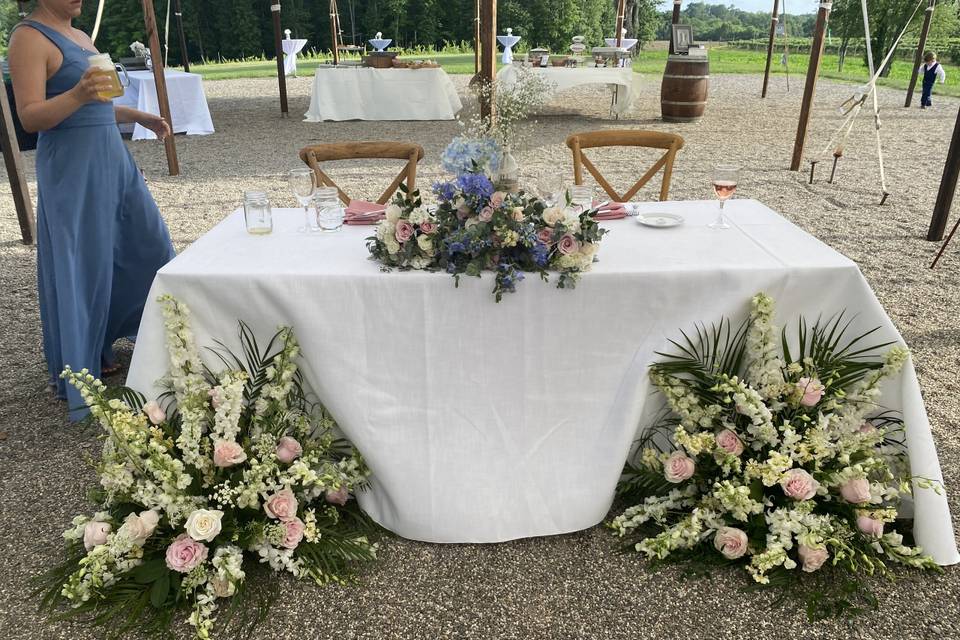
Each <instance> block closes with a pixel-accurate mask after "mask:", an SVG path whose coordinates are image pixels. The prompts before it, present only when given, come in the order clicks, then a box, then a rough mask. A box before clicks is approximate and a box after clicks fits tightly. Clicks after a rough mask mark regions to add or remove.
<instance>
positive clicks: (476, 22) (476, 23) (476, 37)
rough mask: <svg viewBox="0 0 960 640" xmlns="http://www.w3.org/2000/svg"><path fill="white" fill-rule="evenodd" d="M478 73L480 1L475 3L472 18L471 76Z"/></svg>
mask: <svg viewBox="0 0 960 640" xmlns="http://www.w3.org/2000/svg"><path fill="white" fill-rule="evenodd" d="M479 73H480V0H477V2H476V13H475V15H474V16H473V75H475V76H476V75H478V74H479Z"/></svg>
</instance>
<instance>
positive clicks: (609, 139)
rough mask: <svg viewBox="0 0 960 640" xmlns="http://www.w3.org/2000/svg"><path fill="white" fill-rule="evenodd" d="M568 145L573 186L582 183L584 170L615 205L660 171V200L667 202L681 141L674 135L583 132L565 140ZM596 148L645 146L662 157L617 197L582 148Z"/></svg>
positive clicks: (630, 196)
mask: <svg viewBox="0 0 960 640" xmlns="http://www.w3.org/2000/svg"><path fill="white" fill-rule="evenodd" d="M567 146H568V147H570V150H571V151H572V152H573V180H574V183H575V184H578V185H581V184H583V169H584V167H586V169H587V171H589V172H590V174H591V175H592V176H593V177H594V178H595V179H596V181H597V183H598V184H599V185H600V186H601V187H602V188H603V190H604V191H606V192H607V195H608V196H610V198H611V199H612V200H614V201H615V202H627V201H629V200H630V199H631V198H632V197H633V196H635V195H637V192H638V191H640V189H642V188H643V186H644V185H645V184H647V183H648V182H650V179H651V178H652V177H653V176H655V175H656V174H657V172H658V171H660V169H663V180H662V182H661V183H660V199H661V200H666V199H667V195H668V194H669V193H670V178H671V176H672V175H673V161H674V159H676V157H677V151H679V150H680V149H682V148H683V138H681V137H680V136H678V135H676V134H673V133H661V132H659V131H641V130H638V129H632V130H631V129H612V130H606V131H585V132H583V133H575V134H573V135H572V136H570V137H569V138H567ZM597 147H646V148H651V149H664V150H665V153H664V154H663V156H662V157H661V158H660V159H659V160H657V161H656V162H655V163H653V166H652V167H650V169H649V170H648V171H647V172H646V173H645V174H643V176H641V177H640V179H639V180H637V182H636V183H635V184H634V185H633V186H632V187H630V189H629V190H628V191H627V192H626V193H624V194H623V195H620V194H619V193H617V190H616V189H614V188H613V187H612V186H611V185H610V183H609V182H608V181H607V179H606V178H604V177H603V175H601V173H600V171H599V170H598V169H597V167H596V165H594V164H593V163H592V162H590V159H589V158H587V157H586V156H585V155H583V150H584V149H595V148H597Z"/></svg>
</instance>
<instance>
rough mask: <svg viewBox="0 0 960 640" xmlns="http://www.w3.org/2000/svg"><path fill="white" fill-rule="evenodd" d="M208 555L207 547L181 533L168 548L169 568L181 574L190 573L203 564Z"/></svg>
mask: <svg viewBox="0 0 960 640" xmlns="http://www.w3.org/2000/svg"><path fill="white" fill-rule="evenodd" d="M207 553H208V549H207V545H205V544H203V543H201V542H197V541H196V540H194V539H193V538H191V537H190V536H188V535H187V534H185V533H181V534H180V535H179V536H177V539H176V540H174V541H173V542H171V543H170V546H169V547H167V567H168V568H170V569H171V570H173V571H178V572H180V573H190V572H191V571H193V570H194V569H196V568H197V567H198V566H200V565H201V564H203V562H204V561H205V560H206V559H207Z"/></svg>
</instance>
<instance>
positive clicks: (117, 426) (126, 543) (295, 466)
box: [40, 296, 376, 638]
mask: <svg viewBox="0 0 960 640" xmlns="http://www.w3.org/2000/svg"><path fill="white" fill-rule="evenodd" d="M161 302H162V304H163V308H164V318H165V327H166V338H167V344H168V350H169V356H170V373H169V377H168V378H167V380H166V382H168V383H169V387H170V390H169V392H168V393H166V394H164V395H163V396H162V397H161V398H160V399H159V400H153V401H150V402H145V399H144V398H143V396H141V395H140V394H138V393H136V392H134V391H132V390H130V389H116V388H114V389H108V388H106V387H105V386H104V384H103V383H102V382H100V381H99V380H95V379H94V378H93V376H92V375H90V374H89V373H88V372H87V371H86V370H83V371H80V372H74V371H71V370H70V369H69V368H68V369H67V370H66V371H64V373H63V376H64V378H66V379H67V380H68V381H69V382H70V383H71V384H72V385H74V386H75V387H76V388H77V389H78V390H79V391H80V393H81V394H82V396H83V398H84V400H85V402H86V404H87V405H88V406H89V408H90V413H91V416H92V418H94V419H95V420H96V421H98V422H99V424H100V426H101V427H102V428H103V431H104V437H103V441H104V443H103V452H102V455H101V458H100V460H99V462H97V463H96V464H95V468H96V471H97V474H98V475H99V478H100V487H99V489H98V490H97V491H95V492H94V497H95V500H96V502H97V503H98V504H99V505H100V508H99V509H98V510H96V512H95V513H93V514H92V515H89V516H87V515H83V516H78V517H76V518H75V519H74V520H73V524H72V526H71V527H70V528H69V529H67V531H66V532H65V533H64V536H63V537H64V539H65V540H66V543H67V554H68V555H67V559H66V560H65V561H64V562H63V563H62V564H61V565H60V566H58V567H56V568H54V569H52V570H51V571H50V572H48V573H47V574H45V575H44V576H42V577H41V578H40V585H41V593H43V599H42V603H43V606H44V607H46V608H48V609H50V610H54V609H56V608H58V607H59V605H60V604H61V603H67V604H69V605H70V606H71V607H72V609H71V610H70V613H72V614H75V615H80V616H83V617H86V618H88V619H91V620H93V621H94V622H96V623H99V624H101V625H104V626H109V627H110V631H111V633H114V634H116V635H117V636H121V635H123V634H124V633H127V632H129V631H131V630H132V629H138V630H140V631H144V630H145V631H147V632H153V633H156V634H157V635H164V634H168V633H169V627H170V625H171V624H172V615H173V613H172V612H173V611H175V610H177V609H184V610H186V611H187V616H188V620H189V623H190V624H191V625H192V626H193V627H195V633H196V637H197V638H208V637H210V632H211V629H212V628H213V623H214V619H215V618H214V614H215V612H217V610H218V609H221V611H220V615H218V616H217V619H218V620H219V621H221V623H229V622H230V621H231V620H234V621H240V622H242V623H245V624H246V623H250V622H253V623H255V622H257V621H258V620H259V619H262V616H263V613H264V607H265V606H266V605H267V604H268V603H269V598H268V597H267V599H266V600H265V599H264V598H263V597H261V598H259V599H256V600H255V599H254V598H256V596H254V595H250V590H249V589H248V588H247V586H246V583H247V576H248V573H250V572H252V571H255V570H256V569H257V567H259V566H263V567H269V569H272V570H273V571H274V572H279V571H285V572H289V573H291V574H293V575H294V576H296V577H301V578H310V579H312V580H314V581H316V582H317V583H325V582H328V581H330V580H342V579H343V578H344V577H345V576H346V575H348V571H349V569H350V566H351V565H352V563H353V562H355V561H364V560H372V559H373V558H374V557H375V551H376V545H375V544H372V543H371V542H370V541H369V539H368V533H369V532H372V531H373V530H374V527H373V525H372V523H371V522H370V521H369V520H368V519H367V517H366V516H365V515H364V514H363V513H362V512H360V511H359V509H357V508H356V507H355V506H354V503H350V502H349V499H350V494H351V492H353V491H356V490H358V489H361V488H363V487H364V486H365V483H366V479H367V475H368V471H367V469H366V466H365V465H364V462H363V459H362V458H361V457H360V455H359V454H358V453H357V452H356V451H355V450H354V449H353V448H352V447H351V446H349V444H347V443H345V442H344V441H342V440H338V439H337V438H335V437H334V435H333V430H334V428H335V426H336V425H335V423H334V421H333V419H332V418H331V417H330V415H329V414H327V413H326V411H325V410H324V409H323V407H322V406H319V405H318V406H316V407H314V406H311V404H310V403H309V402H308V401H307V398H306V397H305V394H304V390H303V388H302V384H301V378H300V374H299V372H298V369H297V364H296V361H297V357H298V355H299V347H298V345H297V342H296V339H295V338H294V335H293V332H292V330H291V329H289V328H286V327H283V328H281V329H280V330H279V332H278V333H277V334H276V335H275V336H274V337H273V339H272V340H271V341H270V343H269V345H268V346H267V347H266V349H264V350H261V349H260V348H259V345H258V344H257V341H256V339H255V338H254V336H253V335H252V333H251V332H250V330H249V328H247V327H246V325H244V324H243V323H241V324H240V327H241V333H240V336H241V344H242V347H243V354H244V360H243V361H241V360H240V359H239V358H236V357H234V356H232V355H230V354H229V353H220V352H217V353H218V355H219V356H220V358H221V360H222V362H223V364H224V365H225V366H226V369H225V370H224V371H222V372H221V373H219V374H214V373H213V372H212V371H211V370H210V369H208V368H207V367H206V366H205V365H204V364H203V363H202V362H201V360H200V356H199V352H198V349H197V346H196V344H195V342H194V337H193V333H192V331H191V328H190V324H189V310H188V309H187V307H186V306H184V305H183V304H182V303H180V302H178V301H177V300H175V299H173V298H172V297H169V296H165V297H163V298H161ZM266 582H268V583H269V581H266ZM274 584H275V583H274ZM269 589H270V587H269V586H267V587H266V590H267V591H269ZM254 591H260V592H261V595H263V594H262V592H263V591H264V586H263V585H260V586H259V587H258V588H257V589H254ZM222 603H226V604H225V605H224V604H222Z"/></svg>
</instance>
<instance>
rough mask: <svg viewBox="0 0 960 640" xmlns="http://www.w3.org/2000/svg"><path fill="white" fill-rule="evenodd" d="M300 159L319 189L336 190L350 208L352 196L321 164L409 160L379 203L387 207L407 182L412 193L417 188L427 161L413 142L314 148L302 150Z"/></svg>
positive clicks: (354, 143) (337, 144) (341, 144)
mask: <svg viewBox="0 0 960 640" xmlns="http://www.w3.org/2000/svg"><path fill="white" fill-rule="evenodd" d="M300 159H301V160H303V162H304V163H305V164H306V165H307V166H308V167H310V168H311V169H312V170H313V172H314V175H315V176H316V179H317V184H318V185H324V186H327V187H334V188H336V190H337V193H338V195H339V196H340V200H341V201H342V202H343V203H344V204H350V201H351V198H350V196H349V195H347V193H346V192H345V191H344V190H343V189H341V188H340V186H339V185H338V184H337V183H336V182H334V180H333V179H332V178H331V177H330V176H329V175H328V174H327V173H326V172H325V171H324V170H323V169H322V168H321V166H320V165H321V163H323V162H333V161H337V160H406V164H405V165H404V166H403V168H402V169H401V170H400V173H399V174H397V177H396V178H394V179H393V182H391V183H390V186H389V187H387V189H386V190H385V191H384V192H383V193H382V194H381V195H380V197H379V198H378V199H377V203H379V204H386V203H387V202H388V201H389V200H390V198H391V197H392V196H393V194H394V193H396V192H397V189H399V188H400V185H401V184H403V183H404V182H406V185H407V188H408V189H409V190H410V191H413V190H414V189H416V188H417V185H416V181H417V163H418V162H420V160H422V159H423V147H421V146H420V145H418V144H413V143H409V142H338V143H332V144H314V145H310V146H308V147H304V148H303V149H301V150H300Z"/></svg>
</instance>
